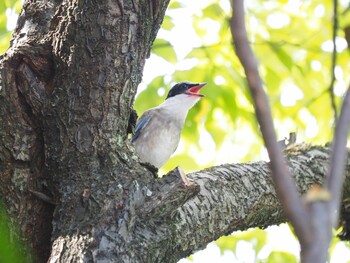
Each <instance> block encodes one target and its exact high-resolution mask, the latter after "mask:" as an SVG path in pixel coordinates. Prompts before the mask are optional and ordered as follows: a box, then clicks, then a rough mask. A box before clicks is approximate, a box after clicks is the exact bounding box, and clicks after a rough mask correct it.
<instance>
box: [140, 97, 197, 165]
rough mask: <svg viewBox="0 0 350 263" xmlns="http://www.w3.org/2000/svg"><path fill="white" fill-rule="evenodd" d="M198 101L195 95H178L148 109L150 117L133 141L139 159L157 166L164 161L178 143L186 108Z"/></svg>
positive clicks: (186, 111)
mask: <svg viewBox="0 0 350 263" xmlns="http://www.w3.org/2000/svg"><path fill="white" fill-rule="evenodd" d="M198 101H199V98H197V97H190V96H188V95H185V94H184V95H178V96H175V97H172V98H169V99H167V100H166V101H164V102H163V103H162V104H161V105H159V106H158V107H156V108H153V109H150V110H149V111H148V115H151V116H152V117H151V119H150V121H149V123H148V124H147V127H145V128H144V129H143V130H142V132H141V134H140V136H139V138H138V139H137V140H136V141H135V142H134V144H135V148H136V151H137V153H138V155H139V157H140V159H141V161H143V162H148V163H150V164H152V165H154V166H155V167H157V168H160V167H162V166H163V165H164V164H165V163H166V161H167V160H168V159H169V158H170V157H171V155H172V154H173V153H174V152H175V150H176V148H177V146H178V144H179V141H180V136H181V131H182V128H183V125H184V123H185V119H186V117H187V113H188V110H189V109H190V108H192V107H193V106H194V105H195V104H196V103H197V102H198Z"/></svg>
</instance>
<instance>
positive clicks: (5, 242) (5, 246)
mask: <svg viewBox="0 0 350 263" xmlns="http://www.w3.org/2000/svg"><path fill="white" fill-rule="evenodd" d="M9 224H10V221H9V219H8V217H7V215H6V213H5V209H4V207H3V205H2V203H1V200H0V262H6V263H22V262H23V263H24V262H26V260H25V258H24V257H23V255H22V254H21V253H18V251H19V249H16V248H17V247H23V244H22V243H21V242H20V239H19V238H18V231H16V230H15V229H11V231H10V228H9Z"/></svg>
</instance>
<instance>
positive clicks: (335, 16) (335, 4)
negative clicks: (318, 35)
mask: <svg viewBox="0 0 350 263" xmlns="http://www.w3.org/2000/svg"><path fill="white" fill-rule="evenodd" d="M337 31H338V0H333V35H332V40H333V52H332V66H331V82H330V84H329V88H328V92H329V95H330V98H331V105H332V108H333V112H334V123H337V119H338V110H337V105H336V103H335V96H334V83H335V73H334V70H335V66H336V65H337V43H336V40H337Z"/></svg>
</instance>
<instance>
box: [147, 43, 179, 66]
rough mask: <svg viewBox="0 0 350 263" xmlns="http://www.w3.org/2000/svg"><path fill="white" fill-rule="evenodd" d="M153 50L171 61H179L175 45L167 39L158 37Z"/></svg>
mask: <svg viewBox="0 0 350 263" xmlns="http://www.w3.org/2000/svg"><path fill="white" fill-rule="evenodd" d="M152 52H153V53H154V54H156V55H158V56H161V57H162V58H164V59H166V60H167V61H169V62H171V63H175V62H176V61H177V57H176V53H175V51H174V48H173V46H172V45H171V44H170V42H169V41H167V40H165V39H161V38H157V39H156V40H155V41H154V43H153V46H152Z"/></svg>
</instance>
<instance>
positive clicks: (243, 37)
mask: <svg viewBox="0 0 350 263" xmlns="http://www.w3.org/2000/svg"><path fill="white" fill-rule="evenodd" d="M232 8H233V15H232V19H231V21H230V26H231V32H232V36H233V39H234V44H235V48H236V54H237V56H238V58H239V60H240V61H241V63H242V66H243V68H244V71H245V74H246V76H247V80H248V84H249V87H250V90H251V94H252V97H253V101H254V106H255V112H256V115H257V119H258V122H259V124H260V130H261V133H262V136H263V138H264V141H265V145H266V148H267V151H268V154H269V157H270V160H271V172H272V179H273V181H274V183H275V188H276V192H277V195H278V197H279V200H280V201H281V203H282V206H283V208H284V211H285V214H286V217H287V218H288V219H289V220H290V221H291V223H292V224H293V226H294V230H295V233H296V234H297V236H298V237H299V240H300V242H301V243H303V242H304V243H305V244H309V243H310V242H312V240H311V238H312V234H311V231H312V230H311V229H310V227H309V226H310V224H309V223H310V222H309V220H310V219H309V216H308V214H307V210H306V208H305V206H304V205H303V203H302V201H301V199H300V198H299V195H298V192H297V189H296V186H295V184H294V182H293V180H292V178H291V176H290V174H289V172H288V170H287V166H286V164H285V160H284V158H283V153H282V151H281V149H280V147H279V146H278V144H277V140H276V134H275V130H274V125H273V121H272V117H271V112H270V107H269V105H268V101H267V97H266V95H265V93H264V90H263V86H262V81H261V78H260V75H259V72H258V65H257V62H256V60H255V57H254V55H253V52H252V50H251V48H250V46H249V42H248V38H247V32H246V28H245V23H244V6H243V0H233V1H232Z"/></svg>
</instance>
